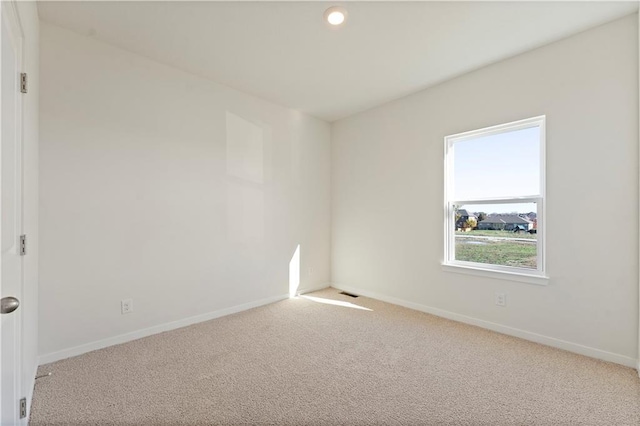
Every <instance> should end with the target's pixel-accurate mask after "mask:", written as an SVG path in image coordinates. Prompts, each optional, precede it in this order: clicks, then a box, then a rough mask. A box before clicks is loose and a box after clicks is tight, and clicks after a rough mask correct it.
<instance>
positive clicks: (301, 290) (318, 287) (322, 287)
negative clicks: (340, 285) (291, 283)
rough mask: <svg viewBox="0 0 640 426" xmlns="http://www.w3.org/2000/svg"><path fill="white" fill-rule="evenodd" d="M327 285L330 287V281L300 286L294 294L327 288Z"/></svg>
mask: <svg viewBox="0 0 640 426" xmlns="http://www.w3.org/2000/svg"><path fill="white" fill-rule="evenodd" d="M329 287H331V283H323V284H318V285H315V286H309V287H302V288H299V289H298V291H297V292H296V294H297V295H301V294H307V293H313V292H314V291H318V290H324V289H325V288H329Z"/></svg>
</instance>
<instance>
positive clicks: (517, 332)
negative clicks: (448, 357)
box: [332, 283, 640, 372]
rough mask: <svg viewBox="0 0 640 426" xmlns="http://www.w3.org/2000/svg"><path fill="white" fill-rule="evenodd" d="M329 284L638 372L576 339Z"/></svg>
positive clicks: (633, 362)
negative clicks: (547, 334) (548, 334)
mask: <svg viewBox="0 0 640 426" xmlns="http://www.w3.org/2000/svg"><path fill="white" fill-rule="evenodd" d="M332 287H333V288H336V289H338V290H342V291H347V292H349V293H354V294H357V295H361V296H365V297H370V298H372V299H376V300H380V301H383V302H388V303H392V304H394V305H399V306H404V307H405V308H409V309H413V310H416V311H421V312H425V313H428V314H432V315H435V316H438V317H442V318H447V319H450V320H454V321H458V322H462V323H465V324H470V325H475V326H478V327H481V328H486V329H488V330H492V331H496V332H498V333H502V334H507V335H509V336H514V337H519V338H521V339H525V340H529V341H532V342H536V343H541V344H543V345H547V346H551V347H554V348H558V349H563V350H565V351H569V352H574V353H577V354H580V355H585V356H588V357H591V358H597V359H601V360H604V361H609V362H614V363H616V364H621V365H624V366H626V367H631V368H636V369H638V371H639V372H640V361H639V360H637V359H635V358H631V357H628V356H625V355H620V354H616V353H612V352H607V351H603V350H600V349H596V348H592V347H589V346H584V345H580V344H578V343H572V342H567V341H565V340H560V339H556V338H554V337H549V336H544V335H542V334H537V333H532V332H530V331H526V330H521V329H518V328H513V327H508V326H506V325H502V324H498V323H494V322H491V321H485V320H481V319H478V318H473V317H469V316H466V315H461V314H457V313H455V312H449V311H445V310H442V309H438V308H433V307H431V306H426V305H421V304H418V303H413V302H407V301H405V300H402V299H397V298H395V297H391V296H386V295H383V294H379V293H374V292H372V291H368V290H362V289H359V288H356V287H351V286H348V285H342V284H338V283H333V284H332Z"/></svg>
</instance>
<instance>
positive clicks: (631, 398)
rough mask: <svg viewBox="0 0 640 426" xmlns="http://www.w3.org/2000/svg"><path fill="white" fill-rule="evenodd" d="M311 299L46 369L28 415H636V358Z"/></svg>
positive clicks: (462, 420) (587, 418)
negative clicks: (609, 358)
mask: <svg viewBox="0 0 640 426" xmlns="http://www.w3.org/2000/svg"><path fill="white" fill-rule="evenodd" d="M309 296H311V297H306V298H305V297H299V298H296V299H289V300H285V301H282V302H279V303H275V304H272V305H268V306H264V307H260V308H256V309H252V310H249V311H245V312H241V313H238V314H235V315H230V316H227V317H224V318H219V319H215V320H212V321H208V322H204V323H200V324H197V325H193V326H190V327H186V328H182V329H179V330H174V331H170V332H166V333H162V334H158V335H154V336H151V337H147V338H144V339H140V340H136V341H134V342H130V343H126V344H122V345H118V346H112V347H109V348H106V349H102V350H98V351H94V352H91V353H87V354H84V355H81V356H78V357H75V358H70V359H66V360H62V361H58V362H55V363H52V364H48V365H44V366H41V367H40V370H39V374H44V373H47V372H52V373H53V374H52V376H51V377H46V378H42V379H38V380H37V384H36V389H35V395H34V399H33V406H32V413H31V419H30V424H31V425H53V424H56V425H76V424H82V425H125V424H126V425H196V424H197V425H204V424H273V425H323V424H326V425H334V424H342V425H365V424H367V425H368V424H381V425H382V424H383V425H394V424H397V425H400V424H403V425H414V424H452V425H454V424H455V425H480V424H485V425H559V424H572V425H573V424H588V425H600V424H601V425H605V424H606V425H636V426H637V425H640V379H638V376H637V373H636V371H635V370H633V369H630V368H625V367H621V366H619V365H615V364H611V363H606V362H602V361H597V360H594V359H590V358H587V357H583V356H580V355H575V354H572V353H569V352H565V351H561V350H557V349H553V348H550V347H546V346H542V345H538V344H535V343H531V342H527V341H524V340H521V339H517V338H513V337H508V336H504V335H501V334H498V333H494V332H491V331H487V330H483V329H480V328H476V327H472V326H468V325H464V324H460V323H456V322H454V321H449V320H445V319H441V318H438V317H435V316H432V315H427V314H424V313H420V312H417V311H412V310H409V309H405V308H402V307H398V306H394V305H391V304H387V303H383V302H379V301H376V300H372V299H368V298H365V297H359V298H356V299H354V298H351V297H348V296H344V295H340V294H338V292H337V291H336V290H334V289H326V290H322V291H320V292H316V293H313V294H311V295H309ZM327 300H332V301H339V303H341V304H343V305H342V306H337V305H331V304H327V303H323V302H326V301H327ZM350 304H352V305H353V306H352V305H350ZM356 307H359V308H366V309H356ZM367 309H370V310H367Z"/></svg>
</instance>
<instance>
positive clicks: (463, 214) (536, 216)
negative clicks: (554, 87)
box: [444, 116, 545, 276]
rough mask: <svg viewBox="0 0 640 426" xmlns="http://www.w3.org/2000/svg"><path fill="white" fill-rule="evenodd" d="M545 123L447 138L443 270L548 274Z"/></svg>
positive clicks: (532, 122) (520, 123) (519, 123)
mask: <svg viewBox="0 0 640 426" xmlns="http://www.w3.org/2000/svg"><path fill="white" fill-rule="evenodd" d="M544 148H545V117H544V116H541V117H534V118H530V119H526V120H521V121H516V122H513V123H507V124H502V125H498V126H493V127H489V128H485V129H480V130H474V131H471V132H466V133H460V134H456V135H451V136H447V137H446V138H445V261H444V263H445V265H449V266H463V267H466V268H472V269H479V270H490V271H498V272H507V273H508V272H511V273H517V274H526V275H540V276H543V275H544V232H543V231H544V228H543V225H544V201H545V200H544V187H545V185H544V181H545V180H544V179H545V176H544Z"/></svg>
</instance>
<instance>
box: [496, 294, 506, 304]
mask: <svg viewBox="0 0 640 426" xmlns="http://www.w3.org/2000/svg"><path fill="white" fill-rule="evenodd" d="M496 305H498V306H507V295H506V294H505V293H496Z"/></svg>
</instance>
